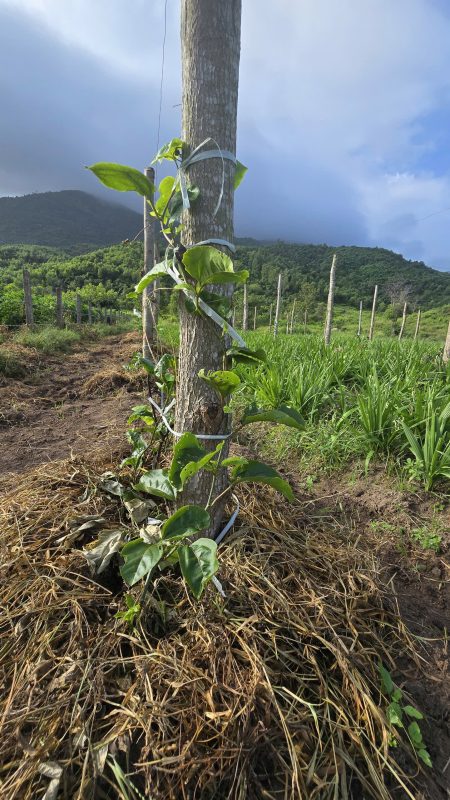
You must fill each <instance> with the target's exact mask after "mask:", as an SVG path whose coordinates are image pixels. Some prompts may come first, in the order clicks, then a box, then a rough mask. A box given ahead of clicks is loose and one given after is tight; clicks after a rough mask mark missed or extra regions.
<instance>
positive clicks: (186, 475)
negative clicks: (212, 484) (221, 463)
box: [180, 442, 224, 487]
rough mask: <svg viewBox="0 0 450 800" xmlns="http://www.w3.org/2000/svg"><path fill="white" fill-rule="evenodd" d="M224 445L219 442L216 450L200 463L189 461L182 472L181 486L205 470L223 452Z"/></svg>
mask: <svg viewBox="0 0 450 800" xmlns="http://www.w3.org/2000/svg"><path fill="white" fill-rule="evenodd" d="M223 445H224V443H223V442H219V444H218V445H217V447H216V449H215V450H211V452H210V453H206V455H205V456H203V458H200V459H199V460H198V461H189V463H188V464H186V466H185V467H183V469H182V470H181V472H180V479H181V486H182V487H183V486H184V484H185V483H186V482H187V481H189V480H190V479H191V478H193V477H194V475H196V474H197V472H199V471H200V470H201V469H204V468H205V467H206V466H207V465H208V464H209V463H210V461H212V459H213V458H214V457H215V456H216V455H217V454H218V453H220V451H221V450H222V447H223Z"/></svg>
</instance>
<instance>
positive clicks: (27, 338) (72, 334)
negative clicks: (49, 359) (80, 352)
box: [14, 326, 81, 353]
mask: <svg viewBox="0 0 450 800" xmlns="http://www.w3.org/2000/svg"><path fill="white" fill-rule="evenodd" d="M80 340H81V336H80V334H79V333H77V332H76V331H72V330H69V329H62V330H60V329H59V328H54V327H51V326H48V327H45V328H38V329H36V330H27V329H23V330H21V331H20V332H19V333H17V334H16V335H15V336H14V341H16V342H17V343H18V344H20V345H22V346H24V347H34V348H35V349H36V350H41V351H42V352H43V353H55V352H58V351H59V352H67V351H68V350H70V348H71V347H73V345H74V344H77V343H78V342H79V341H80Z"/></svg>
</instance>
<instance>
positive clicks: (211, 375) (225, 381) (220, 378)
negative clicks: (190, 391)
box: [198, 369, 241, 397]
mask: <svg viewBox="0 0 450 800" xmlns="http://www.w3.org/2000/svg"><path fill="white" fill-rule="evenodd" d="M198 377H199V378H201V379H202V381H205V383H207V384H208V386H211V388H212V389H214V390H215V391H216V392H218V393H219V395H220V396H221V397H228V395H230V394H233V392H235V391H236V389H237V388H238V386H239V384H240V382H241V381H240V378H239V377H238V375H236V373H235V372H231V371H229V370H217V371H216V372H208V373H205V370H204V369H201V370H200V372H199V373H198Z"/></svg>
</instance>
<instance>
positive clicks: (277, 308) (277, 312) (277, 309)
mask: <svg viewBox="0 0 450 800" xmlns="http://www.w3.org/2000/svg"><path fill="white" fill-rule="evenodd" d="M280 306H281V272H280V274H279V275H278V286H277V304H276V306H275V322H274V325H273V335H274V336H277V334H278V324H279V321H280Z"/></svg>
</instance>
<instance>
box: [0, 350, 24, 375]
mask: <svg viewBox="0 0 450 800" xmlns="http://www.w3.org/2000/svg"><path fill="white" fill-rule="evenodd" d="M25 373H26V367H25V365H24V364H22V362H21V360H20V358H19V357H18V355H17V353H15V352H14V350H10V349H9V348H8V347H2V348H1V349H0V375H3V376H4V377H5V378H23V376H24V375H25Z"/></svg>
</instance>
